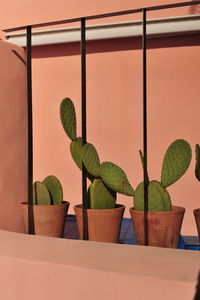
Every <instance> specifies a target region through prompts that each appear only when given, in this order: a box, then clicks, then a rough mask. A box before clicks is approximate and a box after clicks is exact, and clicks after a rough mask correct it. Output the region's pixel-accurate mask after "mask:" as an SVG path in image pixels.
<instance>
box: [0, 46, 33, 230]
mask: <svg viewBox="0 0 200 300" xmlns="http://www.w3.org/2000/svg"><path fill="white" fill-rule="evenodd" d="M25 64H26V63H25V53H24V51H23V49H21V48H19V47H18V46H16V45H12V44H10V43H7V42H4V41H0V68H1V74H0V99H1V101H0V119H1V127H0V141H1V144H0V157H1V166H0V228H1V229H6V230H11V231H16V232H24V224H23V220H22V212H21V202H23V201H27V166H28V162H27V106H26V66H25Z"/></svg>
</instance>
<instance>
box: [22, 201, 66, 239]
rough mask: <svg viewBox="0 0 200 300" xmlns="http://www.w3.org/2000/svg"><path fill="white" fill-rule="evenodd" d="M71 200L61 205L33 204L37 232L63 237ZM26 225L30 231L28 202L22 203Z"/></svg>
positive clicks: (26, 228) (38, 233)
mask: <svg viewBox="0 0 200 300" xmlns="http://www.w3.org/2000/svg"><path fill="white" fill-rule="evenodd" d="M68 208H69V202H66V201H63V204H60V205H33V218H34V227H35V234H37V235H45V236H51V237H62V235H63V229H64V225H65V218H66V214H67V211H68ZM22 210H23V217H24V225H25V230H26V233H28V204H27V202H23V203H22Z"/></svg>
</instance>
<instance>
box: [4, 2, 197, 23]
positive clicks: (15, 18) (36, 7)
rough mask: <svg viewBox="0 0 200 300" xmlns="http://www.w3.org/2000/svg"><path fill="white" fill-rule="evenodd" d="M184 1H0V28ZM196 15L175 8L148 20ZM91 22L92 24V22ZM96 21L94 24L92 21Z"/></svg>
mask: <svg viewBox="0 0 200 300" xmlns="http://www.w3.org/2000/svg"><path fill="white" fill-rule="evenodd" d="M175 2H176V3H178V2H183V1H182V0H176V1H173V0H164V1H161V0H160V1H159V0H151V1H149V0H142V1H141V0H135V1H134V2H133V1H132V0H123V1H116V0H101V1H94V0H84V1H81V0H73V1H66V0H57V1H54V0H49V1H48V5H47V2H46V1H40V0H34V1H26V0H19V1H10V0H9V1H7V0H1V4H2V7H3V8H4V10H2V12H1V14H0V16H1V18H0V28H1V29H5V28H10V27H16V26H22V25H25V24H28V25H29V24H35V23H42V22H48V21H55V20H63V19H64V20H65V19H69V18H76V17H82V16H88V15H95V14H101V13H107V12H115V11H120V10H129V9H136V8H141V7H148V6H155V5H163V4H169V3H175ZM195 13H199V6H198V5H196V6H193V7H192V6H191V7H190V6H189V7H183V8H176V9H172V10H165V11H163V10H161V11H159V12H154V11H153V12H149V13H148V15H149V17H152V18H153V17H163V16H166V15H167V16H176V15H188V14H195ZM125 18H126V19H128V20H133V19H135V18H139V14H138V15H131V16H128V17H125ZM110 20H111V19H104V20H101V19H100V20H99V22H100V23H101V22H110ZM121 20H124V17H115V18H112V21H116V22H117V21H121ZM92 22H93V23H94V21H92ZM95 22H96V21H95Z"/></svg>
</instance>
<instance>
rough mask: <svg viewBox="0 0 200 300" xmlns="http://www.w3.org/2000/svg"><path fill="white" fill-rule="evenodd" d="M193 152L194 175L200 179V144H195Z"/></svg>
mask: <svg viewBox="0 0 200 300" xmlns="http://www.w3.org/2000/svg"><path fill="white" fill-rule="evenodd" d="M195 154H196V165H195V176H196V178H197V179H198V180H199V181H200V146H199V145H198V144H196V145H195Z"/></svg>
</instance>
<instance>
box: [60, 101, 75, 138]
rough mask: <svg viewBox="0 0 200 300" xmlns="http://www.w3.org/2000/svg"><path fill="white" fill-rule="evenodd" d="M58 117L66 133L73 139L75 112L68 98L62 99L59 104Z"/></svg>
mask: <svg viewBox="0 0 200 300" xmlns="http://www.w3.org/2000/svg"><path fill="white" fill-rule="evenodd" d="M60 119H61V122H62V126H63V128H64V130H65V132H66V134H67V135H68V137H69V138H70V139H71V140H72V141H74V140H75V139H76V113H75V108H74V104H73V102H72V101H71V99H69V98H65V99H63V100H62V102H61V104H60Z"/></svg>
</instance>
